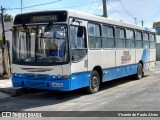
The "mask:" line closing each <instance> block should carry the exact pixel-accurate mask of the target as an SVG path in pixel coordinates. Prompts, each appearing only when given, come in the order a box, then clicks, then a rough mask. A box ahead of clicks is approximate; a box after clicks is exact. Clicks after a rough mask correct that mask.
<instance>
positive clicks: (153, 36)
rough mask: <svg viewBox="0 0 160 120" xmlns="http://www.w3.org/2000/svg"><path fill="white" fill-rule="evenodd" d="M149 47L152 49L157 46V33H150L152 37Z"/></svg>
mask: <svg viewBox="0 0 160 120" xmlns="http://www.w3.org/2000/svg"><path fill="white" fill-rule="evenodd" d="M149 47H150V48H151V49H154V48H156V42H155V34H152V33H151V34H150V39H149Z"/></svg>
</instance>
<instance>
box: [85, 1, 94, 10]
mask: <svg viewBox="0 0 160 120" xmlns="http://www.w3.org/2000/svg"><path fill="white" fill-rule="evenodd" d="M93 2H94V0H93V1H92V3H91V4H90V6H89V8H88V10H87V12H88V11H89V9H90V8H91V6H92V4H93Z"/></svg>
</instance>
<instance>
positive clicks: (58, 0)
mask: <svg viewBox="0 0 160 120" xmlns="http://www.w3.org/2000/svg"><path fill="white" fill-rule="evenodd" d="M60 1H62V0H57V1H53V2H49V3H43V4H38V5H31V6H27V7H23V8H22V9H26V8H31V7H37V6H42V5H48V4H53V3H56V2H60ZM14 9H21V8H10V9H6V10H14Z"/></svg>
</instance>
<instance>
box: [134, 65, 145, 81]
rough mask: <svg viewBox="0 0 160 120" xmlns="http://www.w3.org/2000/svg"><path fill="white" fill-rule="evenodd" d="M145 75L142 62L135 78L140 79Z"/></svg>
mask: <svg viewBox="0 0 160 120" xmlns="http://www.w3.org/2000/svg"><path fill="white" fill-rule="evenodd" d="M143 75H144V72H143V66H142V64H141V63H139V64H138V67H137V74H135V78H136V79H137V80H140V79H141V78H142V77H143Z"/></svg>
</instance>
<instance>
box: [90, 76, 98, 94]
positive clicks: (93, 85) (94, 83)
mask: <svg viewBox="0 0 160 120" xmlns="http://www.w3.org/2000/svg"><path fill="white" fill-rule="evenodd" d="M98 88H99V80H98V78H97V76H93V77H92V79H91V89H92V91H97V90H98Z"/></svg>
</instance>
